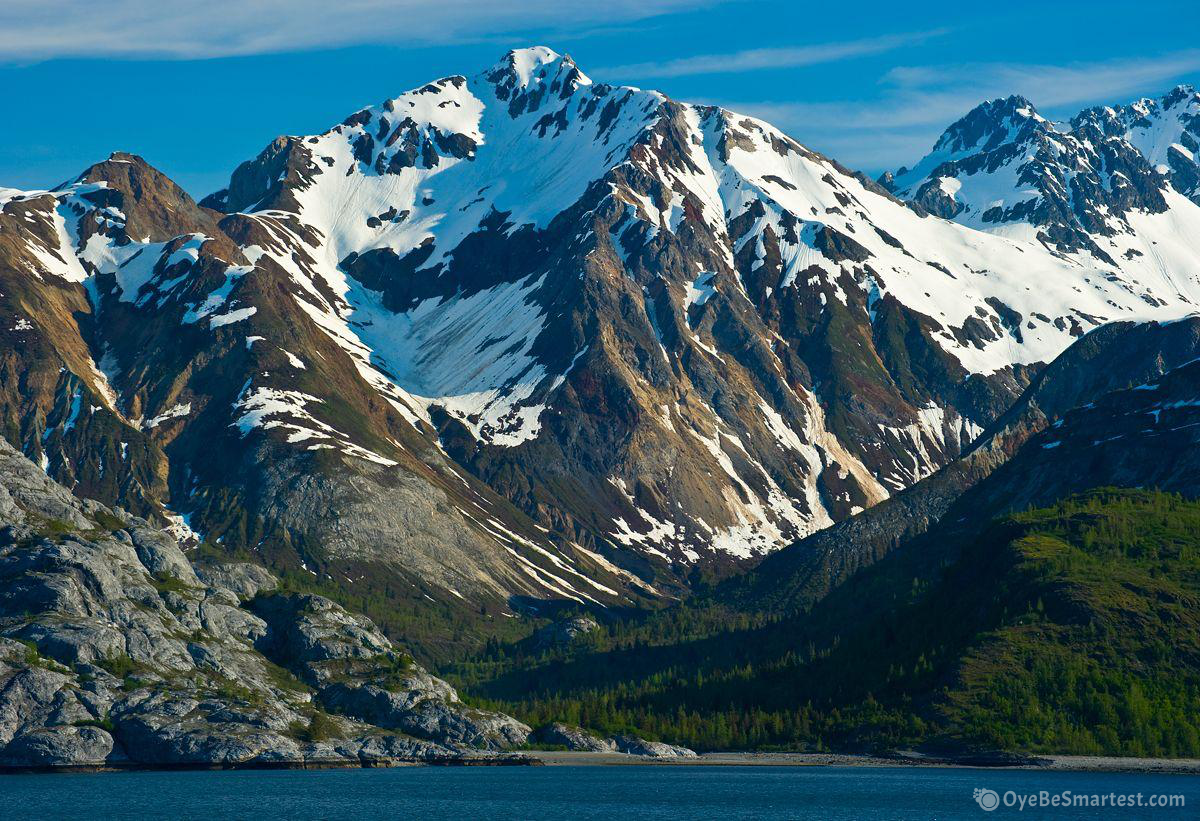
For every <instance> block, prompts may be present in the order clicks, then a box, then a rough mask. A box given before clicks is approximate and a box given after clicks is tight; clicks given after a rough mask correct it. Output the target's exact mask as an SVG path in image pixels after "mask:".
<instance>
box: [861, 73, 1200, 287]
mask: <svg viewBox="0 0 1200 821" xmlns="http://www.w3.org/2000/svg"><path fill="white" fill-rule="evenodd" d="M1197 140H1200V93H1197V92H1196V91H1195V90H1194V89H1192V88H1191V87H1190V86H1179V87H1177V88H1175V89H1174V90H1173V91H1171V92H1170V93H1169V94H1167V95H1166V96H1164V97H1163V98H1162V99H1161V100H1152V99H1142V100H1139V101H1137V102H1135V103H1132V104H1130V105H1125V106H1118V107H1116V108H1111V107H1104V108H1090V109H1087V110H1085V111H1082V112H1080V113H1079V114H1078V115H1076V116H1075V117H1073V118H1072V119H1071V121H1070V122H1069V123H1065V124H1062V123H1053V122H1051V121H1049V120H1047V119H1045V118H1044V117H1042V116H1041V115H1040V114H1038V113H1037V110H1036V109H1035V108H1034V107H1033V104H1032V103H1030V102H1029V101H1028V100H1026V99H1024V98H1023V97H1009V98H1007V99H997V100H991V101H989V102H986V103H983V104H982V105H980V106H979V107H978V108H976V109H974V110H973V111H971V112H970V113H969V114H967V115H966V116H965V117H963V118H962V119H961V120H959V121H958V122H956V123H954V124H953V125H951V126H950V127H949V128H948V129H947V130H946V132H945V133H944V134H943V135H942V137H941V138H940V139H939V140H938V142H937V143H936V144H935V145H934V148H933V151H931V152H930V153H929V154H927V155H926V156H925V157H924V158H923V159H922V160H921V161H920V162H918V163H917V164H916V165H915V166H913V168H911V169H906V168H902V169H900V170H899V171H897V172H896V173H895V174H894V175H892V174H887V175H885V176H884V178H883V179H882V180H881V182H882V183H883V184H884V185H885V186H887V187H888V188H889V190H891V191H893V192H894V193H895V194H896V195H897V196H900V197H903V198H906V199H908V200H910V201H912V202H914V203H916V204H918V205H920V206H921V207H922V208H924V209H926V210H928V211H929V212H931V213H933V214H937V215H939V216H943V217H946V218H948V219H953V220H956V221H958V222H960V223H962V224H964V225H969V226H971V227H973V228H978V229H981V230H985V231H989V232H992V233H998V234H1002V235H1005V236H1011V237H1017V238H1022V239H1034V240H1037V241H1040V242H1042V243H1044V244H1045V245H1046V246H1047V247H1048V248H1051V249H1053V250H1056V251H1059V252H1064V253H1072V252H1075V251H1081V250H1085V251H1087V252H1089V254H1090V255H1091V256H1093V257H1095V258H1096V259H1098V260H1101V261H1103V262H1106V263H1108V264H1109V267H1110V268H1112V269H1120V271H1121V272H1123V273H1124V274H1125V275H1127V276H1130V277H1131V278H1133V279H1136V280H1137V281H1138V282H1142V281H1144V280H1146V278H1148V277H1149V278H1154V279H1160V280H1171V279H1173V278H1174V277H1175V276H1176V275H1178V274H1179V273H1180V272H1181V271H1188V272H1191V273H1194V271H1192V269H1191V260H1193V259H1194V251H1195V246H1194V244H1192V243H1191V242H1189V241H1188V240H1187V239H1186V237H1187V236H1189V235H1190V236H1192V237H1194V236H1195V234H1196V229H1197V227H1198V225H1200V224H1198V223H1197V221H1196V212H1195V210H1194V209H1193V208H1190V207H1188V205H1187V204H1185V203H1183V202H1182V201H1181V200H1182V199H1183V198H1188V197H1190V198H1191V199H1192V204H1196V203H1198V202H1200V173H1198V169H1200V166H1197V164H1196V163H1197V151H1200V145H1198V143H1197ZM1181 234H1182V235H1184V237H1185V239H1184V241H1183V242H1182V243H1181V242H1179V241H1178V236H1179V235H1181ZM1175 290H1176V291H1177V292H1178V293H1179V295H1181V296H1185V295H1186V289H1185V288H1176V289H1175Z"/></svg>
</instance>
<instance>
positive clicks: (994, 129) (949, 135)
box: [934, 94, 1049, 153]
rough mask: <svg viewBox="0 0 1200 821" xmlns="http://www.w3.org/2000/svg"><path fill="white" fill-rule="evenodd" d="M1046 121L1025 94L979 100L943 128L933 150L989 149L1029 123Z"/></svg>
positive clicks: (1029, 124)
mask: <svg viewBox="0 0 1200 821" xmlns="http://www.w3.org/2000/svg"><path fill="white" fill-rule="evenodd" d="M1048 123H1049V121H1048V120H1046V119H1045V118H1043V117H1042V116H1041V115H1040V114H1038V112H1037V109H1036V108H1034V106H1033V103H1031V102H1030V101H1029V100H1028V99H1026V98H1025V97H1022V96H1020V95H1019V94H1014V95H1012V96H1009V97H997V98H996V99H994V100H987V101H986V102H983V103H980V104H979V105H977V106H975V108H973V109H971V110H970V111H969V112H967V114H966V116H964V117H963V118H962V119H961V120H959V121H958V122H956V123H954V124H953V125H951V126H950V127H949V128H947V129H946V132H945V133H944V134H943V135H942V137H941V139H940V140H938V143H937V145H936V146H935V148H934V150H935V151H947V150H948V151H951V152H955V153H957V152H963V151H968V150H971V149H976V148H980V149H981V150H985V151H986V150H990V149H992V148H995V147H996V146H997V145H999V144H1001V143H1003V142H1006V141H1008V140H1009V139H1011V138H1012V137H1013V136H1015V135H1016V134H1017V133H1019V132H1021V131H1023V130H1025V129H1026V128H1028V127H1030V126H1031V125H1033V126H1034V127H1040V126H1041V125H1043V124H1047V125H1048Z"/></svg>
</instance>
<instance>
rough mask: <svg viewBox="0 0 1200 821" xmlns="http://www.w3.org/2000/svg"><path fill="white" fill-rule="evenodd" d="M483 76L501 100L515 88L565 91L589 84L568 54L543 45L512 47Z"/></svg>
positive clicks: (588, 80) (506, 97)
mask: <svg viewBox="0 0 1200 821" xmlns="http://www.w3.org/2000/svg"><path fill="white" fill-rule="evenodd" d="M485 76H486V77H487V79H488V80H490V81H491V82H492V83H493V84H494V85H495V86H496V90H497V93H498V94H499V96H500V97H501V99H508V97H509V96H510V95H511V94H512V93H513V92H514V91H515V90H516V89H526V90H528V89H533V88H534V87H537V86H545V87H548V88H549V89H550V91H552V92H559V91H563V92H565V93H569V92H570V91H573V90H575V89H576V88H578V87H579V86H581V85H591V83H592V81H591V79H589V78H588V77H587V75H585V74H584V73H583V72H582V71H580V70H579V67H578V66H577V65H575V61H574V60H572V59H571V56H570V55H568V54H559V53H558V52H556V51H555V50H554V49H551V48H547V47H546V46H530V47H528V48H519V49H513V50H511V51H509V52H508V53H507V54H505V55H504V57H503V58H502V59H501V60H500V62H498V63H496V65H494V66H492V68H491V69H489V70H488V71H487V72H486V74H485Z"/></svg>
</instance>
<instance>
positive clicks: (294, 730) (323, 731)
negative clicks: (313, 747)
mask: <svg viewBox="0 0 1200 821" xmlns="http://www.w3.org/2000/svg"><path fill="white" fill-rule="evenodd" d="M288 735H290V736H291V737H292V738H294V739H296V740H297V741H308V742H313V741H328V740H329V739H331V738H341V737H342V735H343V733H342V728H341V726H340V725H339V724H338V723H337V720H336V719H334V718H333V717H331V716H330V715H329V714H328V713H322V712H320V711H314V712H313V714H312V717H311V718H309V720H308V722H307V723H305V722H303V721H293V722H292V723H291V724H290V725H289V726H288Z"/></svg>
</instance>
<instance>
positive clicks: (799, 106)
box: [0, 0, 1200, 196]
mask: <svg viewBox="0 0 1200 821" xmlns="http://www.w3.org/2000/svg"><path fill="white" fill-rule="evenodd" d="M964 7H970V8H964ZM1198 34H1200V3H1196V2H1194V0H1193V2H1178V3H1176V2H1142V3H1139V4H1137V5H1136V6H1134V7H1131V6H1130V5H1129V4H1128V3H1110V2H1089V3H1068V2H1062V3H1053V2H1045V0H1042V2H1036V3H1031V2H1019V1H1018V2H1011V1H1010V2H1003V3H990V4H973V3H963V2H961V0H958V2H952V3H943V2H927V3H911V2H910V3H898V2H858V3H833V4H831V3H823V4H807V3H797V2H775V1H774V0H727V1H726V2H721V1H720V0H588V1H587V2H579V1H578V0H508V2H479V0H337V2H331V0H206V2H203V3H200V2H195V0H107V2H105V3H96V2H94V0H3V2H2V3H0V89H3V90H4V98H3V103H2V104H0V111H2V112H3V113H0V186H12V187H24V188H36V187H49V186H52V185H54V184H57V183H58V182H61V181H63V180H64V179H67V178H69V177H72V176H74V175H75V174H77V173H78V172H79V171H81V170H82V169H83V168H84V167H86V166H87V165H88V164H90V163H92V162H95V161H97V160H100V159H103V158H104V157H106V156H108V154H109V153H110V152H112V151H114V150H124V151H132V152H135V153H138V154H141V155H143V156H144V157H146V159H147V160H149V161H150V162H151V163H153V164H154V165H156V166H158V167H159V168H161V169H162V170H164V171H165V172H167V173H168V174H169V175H171V176H172V177H173V178H174V179H176V180H177V181H178V182H180V183H181V184H182V185H183V186H184V187H185V188H187V189H188V190H189V191H190V192H191V193H193V194H195V195H197V196H201V195H204V194H206V193H209V192H210V191H212V190H215V189H217V188H219V187H221V186H222V185H223V184H224V181H225V180H227V179H228V176H229V172H230V171H231V170H232V169H233V168H234V166H236V165H237V163H238V162H240V161H242V160H244V159H248V158H250V157H252V156H253V155H255V154H256V153H257V152H258V151H259V150H260V149H261V148H262V147H263V146H264V145H265V144H266V143H267V142H269V141H270V140H271V139H272V138H273V137H275V136H276V135H278V134H283V133H288V134H308V133H315V132H319V131H323V130H325V129H326V128H328V127H329V126H331V125H332V124H334V123H336V122H339V121H340V120H341V119H342V118H344V117H345V116H346V115H347V114H349V113H350V112H352V111H354V110H356V109H357V108H359V107H361V106H363V105H366V104H368V103H374V102H378V101H380V100H382V99H384V98H386V97H389V96H394V95H396V94H399V93H400V92H402V91H405V90H407V89H409V88H412V87H414V86H417V85H421V84H423V83H425V82H427V81H429V80H431V79H435V78H438V77H442V76H445V75H447V74H472V73H475V72H476V71H479V70H482V69H484V68H486V67H488V66H490V65H491V64H492V63H494V62H495V61H496V60H497V59H498V58H499V57H500V55H502V54H503V53H504V52H505V51H506V50H507V49H509V48H512V47H517V46H524V45H535V44H541V45H548V46H550V47H552V48H554V49H556V50H558V51H562V52H567V53H570V54H571V55H572V56H573V57H574V58H575V60H576V62H577V63H579V65H580V67H581V68H583V70H584V71H585V72H586V73H588V74H589V75H590V76H591V77H592V78H593V79H594V80H602V81H607V82H613V83H625V84H631V85H639V86H642V87H645V88H657V89H660V90H662V91H664V92H666V93H667V94H669V95H670V96H672V97H675V98H676V99H681V100H687V101H696V102H712V103H719V104H722V105H726V106H728V107H731V108H734V109H735V110H739V111H745V112H748V113H752V114H757V115H759V116H762V117H764V118H766V119H768V120H770V121H772V122H774V123H775V124H777V125H779V126H780V127H782V128H784V129H785V130H786V131H788V132H789V133H791V134H792V135H793V136H795V137H796V138H797V139H798V140H800V141H801V142H803V143H806V144H807V145H810V146H811V147H813V148H816V149H818V150H821V151H824V152H826V153H828V154H831V155H832V156H834V157H836V158H838V159H839V160H841V161H842V162H843V163H845V164H847V165H850V166H853V167H857V168H862V169H864V170H866V171H868V172H871V173H877V172H879V171H881V170H883V169H885V168H892V167H895V166H898V165H901V164H904V163H911V162H913V161H915V160H917V159H918V158H919V157H920V156H921V154H923V153H924V152H925V151H926V150H928V148H929V147H930V146H931V145H932V143H933V141H934V140H935V139H936V138H937V136H938V134H940V133H941V131H942V130H943V129H944V128H945V126H946V125H948V124H949V123H950V122H952V121H953V120H954V119H956V118H958V117H959V116H961V115H962V114H964V113H965V112H966V111H967V110H969V109H970V108H971V107H972V106H973V105H975V104H976V103H978V102H979V101H980V100H982V99H986V98H989V97H995V96H1000V95H1007V94H1010V93H1019V94H1024V95H1025V96H1027V97H1029V98H1030V99H1031V100H1032V101H1033V102H1034V104H1035V105H1037V107H1038V108H1039V109H1040V110H1041V111H1042V112H1043V114H1045V115H1046V116H1051V117H1054V116H1059V117H1061V116H1068V115H1070V114H1071V113H1073V112H1075V111H1076V110H1078V109H1079V108H1081V107H1083V106H1085V105H1089V104H1094V103H1099V102H1121V101H1127V100H1129V99H1134V98H1136V97H1139V96H1142V95H1153V94H1160V93H1163V92H1165V91H1166V90H1167V89H1169V88H1170V87H1172V86H1173V85H1175V84H1176V83H1179V82H1192V83H1193V84H1200V37H1198V36H1197V35H1198Z"/></svg>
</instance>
